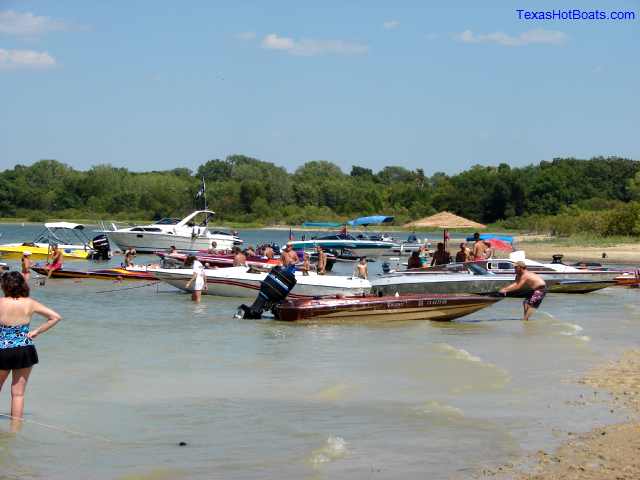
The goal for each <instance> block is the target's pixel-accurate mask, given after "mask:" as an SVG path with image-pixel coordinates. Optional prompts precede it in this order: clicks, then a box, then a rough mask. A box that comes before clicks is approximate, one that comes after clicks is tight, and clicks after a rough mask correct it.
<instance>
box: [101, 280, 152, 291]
mask: <svg viewBox="0 0 640 480" xmlns="http://www.w3.org/2000/svg"><path fill="white" fill-rule="evenodd" d="M159 283H160V282H158V281H155V282H149V283H145V284H143V285H136V286H135V287H124V288H114V289H111V290H99V291H97V292H96V293H112V292H122V291H124V290H133V289H134V288H144V287H150V286H152V285H158V284H159Z"/></svg>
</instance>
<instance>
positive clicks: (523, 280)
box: [500, 262, 547, 321]
mask: <svg viewBox="0 0 640 480" xmlns="http://www.w3.org/2000/svg"><path fill="white" fill-rule="evenodd" d="M515 267H516V281H515V282H513V283H512V284H511V285H507V286H506V287H504V288H503V289H501V290H500V293H502V294H503V295H506V294H507V293H509V292H514V291H517V290H525V289H526V290H527V291H531V293H529V295H528V296H527V298H525V300H524V301H523V302H522V306H523V308H524V316H523V318H522V319H523V320H525V321H527V320H529V317H530V316H531V315H532V314H533V312H534V311H535V310H536V309H537V308H538V307H540V304H541V303H542V300H544V296H545V295H546V294H547V284H546V283H545V281H544V280H543V279H542V277H541V276H540V275H538V274H537V273H534V272H530V271H529V270H527V264H526V263H524V262H516V264H515Z"/></svg>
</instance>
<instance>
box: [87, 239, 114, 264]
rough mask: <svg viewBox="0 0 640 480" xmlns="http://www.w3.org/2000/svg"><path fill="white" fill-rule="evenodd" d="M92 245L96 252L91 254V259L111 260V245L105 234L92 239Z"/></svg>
mask: <svg viewBox="0 0 640 480" xmlns="http://www.w3.org/2000/svg"><path fill="white" fill-rule="evenodd" d="M91 245H92V247H93V249H94V250H95V253H93V254H92V255H91V260H109V259H110V258H111V245H109V239H108V238H107V236H106V235H105V234H101V235H98V236H96V237H94V238H93V240H91Z"/></svg>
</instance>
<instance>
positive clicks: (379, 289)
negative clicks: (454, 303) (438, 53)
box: [371, 269, 514, 295]
mask: <svg viewBox="0 0 640 480" xmlns="http://www.w3.org/2000/svg"><path fill="white" fill-rule="evenodd" d="M513 281H514V276H513V275H494V274H482V273H476V274H474V273H473V272H472V271H460V272H445V271H435V270H431V269H416V270H403V271H397V272H390V273H386V274H383V275H381V276H379V277H378V278H376V279H373V280H372V281H371V293H373V294H375V295H395V294H396V293H398V294H400V295H402V294H409V293H411V294H414V293H438V294H443V293H470V294H475V295H486V294H492V293H496V292H498V290H500V289H501V288H503V287H506V286H507V285H509V284H511V283H513Z"/></svg>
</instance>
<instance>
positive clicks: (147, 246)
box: [105, 231, 234, 253]
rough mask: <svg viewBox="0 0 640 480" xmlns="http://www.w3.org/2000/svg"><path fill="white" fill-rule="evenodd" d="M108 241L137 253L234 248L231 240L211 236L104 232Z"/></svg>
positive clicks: (121, 248)
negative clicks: (173, 249)
mask: <svg viewBox="0 0 640 480" xmlns="http://www.w3.org/2000/svg"><path fill="white" fill-rule="evenodd" d="M105 233H106V234H107V236H108V237H109V241H110V242H113V243H115V244H116V245H118V247H120V250H126V249H128V248H135V249H136V251H137V252H138V253H153V252H155V251H157V250H169V248H170V247H172V246H175V247H176V249H178V250H185V251H193V252H196V251H198V250H206V249H207V248H209V247H210V246H211V242H216V243H217V248H218V249H220V250H231V249H232V248H233V246H234V242H233V240H231V239H229V238H227V237H225V236H222V235H219V236H217V235H213V236H211V237H202V236H199V237H195V238H193V237H190V236H189V237H183V236H179V235H173V234H169V233H157V232H119V231H115V232H109V231H107V232H105Z"/></svg>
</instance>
